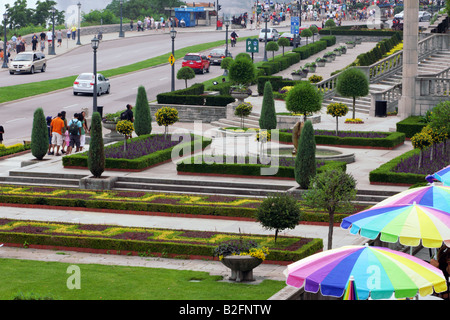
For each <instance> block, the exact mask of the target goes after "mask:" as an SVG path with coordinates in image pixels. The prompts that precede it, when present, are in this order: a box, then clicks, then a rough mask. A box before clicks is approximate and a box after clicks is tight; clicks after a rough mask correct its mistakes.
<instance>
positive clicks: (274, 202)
mask: <svg viewBox="0 0 450 320" xmlns="http://www.w3.org/2000/svg"><path fill="white" fill-rule="evenodd" d="M300 217H301V211H300V207H299V205H298V203H297V200H296V199H295V198H294V197H293V196H291V195H289V194H287V193H278V194H275V195H269V196H268V197H267V198H266V199H264V200H263V202H262V203H261V205H260V206H259V207H258V211H257V219H258V221H259V222H260V223H261V224H262V226H263V227H264V228H266V229H268V230H271V229H275V242H277V237H278V232H279V231H282V230H284V229H294V228H295V227H296V226H297V225H298V223H299V221H300Z"/></svg>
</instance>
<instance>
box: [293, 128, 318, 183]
mask: <svg viewBox="0 0 450 320" xmlns="http://www.w3.org/2000/svg"><path fill="white" fill-rule="evenodd" d="M316 167H317V164H316V141H315V139H314V129H313V126H312V123H311V121H310V120H308V121H306V122H305V125H304V126H303V129H302V133H301V135H300V141H299V142H298V147H297V155H296V158H295V167H294V174H295V181H297V183H298V184H299V185H300V187H301V188H302V189H307V188H308V186H309V182H310V181H311V179H312V178H313V177H315V175H316Z"/></svg>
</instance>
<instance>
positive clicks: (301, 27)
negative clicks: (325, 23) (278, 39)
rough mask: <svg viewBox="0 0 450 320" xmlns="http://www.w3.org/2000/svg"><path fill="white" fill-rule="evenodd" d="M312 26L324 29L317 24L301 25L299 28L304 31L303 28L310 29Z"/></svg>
mask: <svg viewBox="0 0 450 320" xmlns="http://www.w3.org/2000/svg"><path fill="white" fill-rule="evenodd" d="M311 26H315V27H316V28H317V30H319V31H320V30H322V27H319V26H318V25H317V24H311V25H310V26H308V25H304V26H300V27H299V28H298V30H299V31H300V32H302V31H303V30H305V29H309V28H310V27H311Z"/></svg>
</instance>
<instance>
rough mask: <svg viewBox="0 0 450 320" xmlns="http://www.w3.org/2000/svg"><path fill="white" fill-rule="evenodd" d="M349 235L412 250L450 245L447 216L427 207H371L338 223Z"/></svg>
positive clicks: (440, 211)
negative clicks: (377, 240)
mask: <svg viewBox="0 0 450 320" xmlns="http://www.w3.org/2000/svg"><path fill="white" fill-rule="evenodd" d="M341 227H342V228H344V229H348V228H349V227H351V228H350V233H352V234H358V232H359V233H360V235H361V236H363V237H366V238H369V239H375V238H377V236H378V235H379V234H381V236H380V240H381V241H384V242H392V243H396V242H397V241H400V243H401V244H403V245H405V246H411V247H415V246H418V245H419V244H420V241H421V240H422V245H423V246H424V247H426V248H440V247H441V246H442V242H444V243H445V244H446V245H447V246H450V213H448V212H445V211H442V210H438V209H434V208H431V207H428V206H422V205H418V204H416V203H413V204H405V205H393V206H386V207H372V208H370V209H368V210H364V211H361V212H359V213H356V214H354V215H351V216H348V217H346V218H344V219H343V220H342V222H341Z"/></svg>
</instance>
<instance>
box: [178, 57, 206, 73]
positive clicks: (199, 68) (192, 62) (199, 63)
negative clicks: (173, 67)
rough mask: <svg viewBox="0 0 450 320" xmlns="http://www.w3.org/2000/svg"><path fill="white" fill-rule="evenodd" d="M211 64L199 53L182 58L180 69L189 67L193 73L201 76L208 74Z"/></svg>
mask: <svg viewBox="0 0 450 320" xmlns="http://www.w3.org/2000/svg"><path fill="white" fill-rule="evenodd" d="M210 65H211V62H210V61H209V59H208V58H207V57H206V56H203V55H201V54H199V53H188V54H187V55H185V56H184V58H183V61H182V63H181V66H182V67H189V68H192V69H194V71H195V72H199V73H201V74H203V73H204V72H205V71H206V72H209V66H210Z"/></svg>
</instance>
